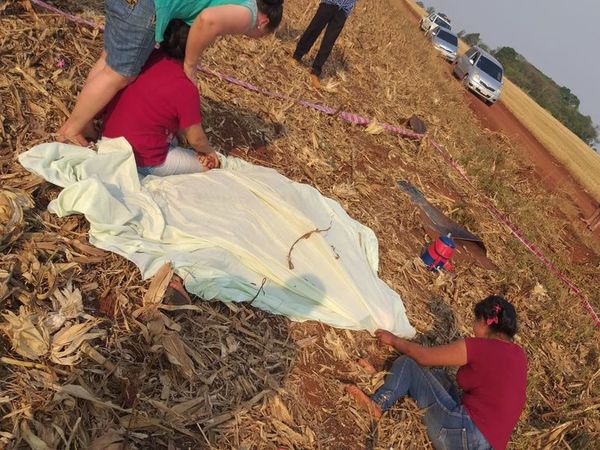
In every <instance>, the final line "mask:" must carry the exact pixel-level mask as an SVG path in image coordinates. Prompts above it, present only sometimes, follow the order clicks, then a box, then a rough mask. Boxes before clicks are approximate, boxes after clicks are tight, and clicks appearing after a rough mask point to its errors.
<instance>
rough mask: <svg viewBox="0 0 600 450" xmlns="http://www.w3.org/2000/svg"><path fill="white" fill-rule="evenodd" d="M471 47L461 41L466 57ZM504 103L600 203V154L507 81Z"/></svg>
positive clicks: (416, 7) (413, 5)
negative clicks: (599, 175) (599, 176)
mask: <svg viewBox="0 0 600 450" xmlns="http://www.w3.org/2000/svg"><path fill="white" fill-rule="evenodd" d="M401 1H405V2H406V4H407V5H409V6H410V7H411V8H412V9H413V10H414V11H415V12H416V13H417V14H418V15H420V16H423V15H426V14H427V13H426V12H425V10H424V9H423V8H421V7H420V6H419V5H417V4H416V3H415V2H414V1H413V0H401ZM468 49H469V46H468V45H467V44H465V43H464V42H463V41H462V40H459V52H460V53H461V54H462V53H464V52H465V51H467V50H468ZM502 103H504V104H505V105H506V107H507V108H508V110H509V111H510V112H511V113H512V114H513V115H514V116H515V117H516V118H517V119H518V120H519V121H520V122H521V123H522V124H523V125H524V126H525V128H527V129H528V130H529V131H530V132H531V134H533V136H534V137H535V138H536V139H537V140H538V141H539V142H540V143H541V144H542V145H543V146H544V147H545V148H546V149H548V150H549V151H550V153H551V154H552V155H553V156H554V157H555V158H556V159H557V160H558V161H559V162H560V163H561V164H563V165H564V166H565V167H566V168H567V169H568V170H569V171H570V172H571V174H572V175H573V177H574V178H575V179H576V180H577V181H578V182H579V183H581V185H582V186H583V187H585V188H586V189H587V190H588V191H589V192H590V194H592V195H593V196H594V197H596V198H597V199H600V179H599V178H598V175H597V174H598V173H600V154H598V153H597V152H596V151H594V149H592V148H591V147H590V146H588V145H587V144H586V143H585V142H583V141H582V140H581V139H580V138H579V137H578V136H576V135H575V134H574V133H573V132H572V131H571V130H569V129H568V128H567V127H565V126H564V125H563V124H562V123H560V122H559V121H558V120H557V119H555V118H554V117H553V116H552V115H551V114H550V113H549V112H548V111H546V110H545V109H544V108H542V107H541V106H540V105H538V104H537V103H536V102H535V100H533V99H532V98H531V97H529V96H528V95H527V94H526V93H525V92H523V91H522V90H521V89H519V88H518V87H517V86H516V85H515V84H514V83H512V82H511V81H510V80H509V79H505V82H504V88H503V90H502Z"/></svg>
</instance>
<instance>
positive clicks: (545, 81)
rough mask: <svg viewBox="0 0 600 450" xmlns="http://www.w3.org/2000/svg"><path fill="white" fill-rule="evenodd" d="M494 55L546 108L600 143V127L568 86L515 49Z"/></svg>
mask: <svg viewBox="0 0 600 450" xmlns="http://www.w3.org/2000/svg"><path fill="white" fill-rule="evenodd" d="M480 45H481V44H480ZM494 56H495V57H496V58H497V59H498V61H500V62H501V63H502V66H503V67H504V72H505V73H506V76H507V77H508V78H510V79H511V80H512V81H513V82H514V83H515V84H516V85H517V86H519V87H520V88H521V89H522V90H523V91H524V92H526V93H527V94H528V95H529V96H530V97H531V98H533V99H534V100H535V101H536V102H537V103H538V104H539V105H540V106H541V107H542V108H544V109H546V110H547V111H548V112H549V113H550V114H552V115H553V116H554V117H556V118H557V119H558V120H559V121H560V122H561V123H562V124H563V125H565V126H566V127H567V128H569V129H570V130H571V131H572V132H573V133H575V134H576V135H577V136H579V138H581V140H582V141H584V142H585V143H586V144H588V145H590V146H593V145H594V144H598V143H599V142H598V127H597V126H595V125H594V123H593V122H592V118H591V117H590V116H586V115H584V114H581V112H579V98H577V96H576V95H575V94H573V93H572V92H571V90H570V89H569V88H568V87H566V86H559V85H558V84H557V83H556V82H555V81H554V80H553V79H552V78H550V77H549V76H547V75H546V74H544V73H543V72H542V71H541V70H539V69H538V68H537V67H535V66H534V65H533V64H531V63H530V62H529V61H527V59H526V58H525V57H524V56H523V55H521V54H519V53H518V52H517V51H516V50H515V49H514V48H511V47H501V48H499V49H496V50H495V51H494Z"/></svg>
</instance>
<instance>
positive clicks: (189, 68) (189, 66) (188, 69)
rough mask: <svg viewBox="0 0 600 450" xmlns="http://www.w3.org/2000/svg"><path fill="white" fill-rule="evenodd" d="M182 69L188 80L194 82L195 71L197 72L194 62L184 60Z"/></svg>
mask: <svg viewBox="0 0 600 450" xmlns="http://www.w3.org/2000/svg"><path fill="white" fill-rule="evenodd" d="M183 70H184V72H185V74H186V75H187V77H188V78H189V79H190V81H191V82H192V83H194V84H196V81H197V80H196V73H197V72H198V66H197V65H196V63H195V62H193V63H190V62H188V61H184V63H183Z"/></svg>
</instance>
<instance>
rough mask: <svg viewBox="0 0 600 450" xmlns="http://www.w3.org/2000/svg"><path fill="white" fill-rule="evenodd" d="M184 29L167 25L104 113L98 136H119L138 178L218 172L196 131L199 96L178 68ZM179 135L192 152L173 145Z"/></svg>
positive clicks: (180, 24)
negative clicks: (156, 45) (134, 75)
mask: <svg viewBox="0 0 600 450" xmlns="http://www.w3.org/2000/svg"><path fill="white" fill-rule="evenodd" d="M189 31H190V27H189V25H187V24H186V23H185V22H183V21H182V20H178V19H176V20H172V21H171V22H170V23H169V25H168V26H167V29H166V31H165V39H164V41H163V42H162V44H161V47H160V50H155V51H154V53H153V54H152V55H150V58H149V59H148V62H146V65H145V66H144V69H143V70H142V72H141V73H140V75H139V76H138V77H137V78H136V79H135V81H134V82H133V83H131V84H130V85H129V86H127V87H126V88H125V89H123V90H122V91H121V92H120V93H119V94H118V95H117V96H116V97H115V98H114V99H113V100H112V101H111V102H110V103H109V104H108V106H107V107H106V111H105V112H104V115H103V123H102V136H103V137H107V138H116V137H120V136H123V137H125V139H127V142H129V144H130V145H131V147H132V148H133V153H134V155H135V161H136V164H137V167H138V172H139V173H140V174H142V175H157V176H168V175H180V174H186V173H197V172H202V171H204V170H206V169H212V168H215V167H218V165H219V159H218V157H217V154H216V153H215V151H214V150H213V149H212V148H211V146H210V144H209V142H208V139H207V137H206V134H205V133H204V130H203V129H202V116H201V113H200V94H199V92H198V88H197V87H196V85H195V84H194V83H192V82H191V81H190V80H189V78H188V77H187V75H186V74H185V71H184V68H183V58H184V56H185V48H186V42H187V38H188V33H189ZM177 135H179V136H180V137H185V140H186V141H187V142H188V143H189V144H190V146H191V147H192V148H191V149H190V148H183V147H179V146H177V145H173V142H175V141H174V140H173V138H174V137H175V136H177Z"/></svg>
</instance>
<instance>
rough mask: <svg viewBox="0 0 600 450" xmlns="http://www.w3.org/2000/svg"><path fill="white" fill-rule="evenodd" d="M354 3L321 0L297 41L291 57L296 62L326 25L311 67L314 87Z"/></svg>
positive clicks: (317, 83)
mask: <svg viewBox="0 0 600 450" xmlns="http://www.w3.org/2000/svg"><path fill="white" fill-rule="evenodd" d="M355 4H356V0H321V4H320V5H319V8H318V9H317V12H316V14H315V17H313V19H312V21H311V22H310V24H309V25H308V28H306V30H305V31H304V33H303V34H302V36H301V37H300V40H299V41H298V45H297V46H296V51H295V52H294V56H293V58H294V59H295V60H296V61H298V62H302V57H303V56H304V55H306V54H307V53H308V52H309V51H310V49H311V47H312V46H313V45H314V43H315V41H316V40H317V38H318V37H319V35H320V34H321V32H322V31H323V29H324V28H325V27H327V29H326V30H325V35H324V36H323V41H322V42H321V47H320V48H319V52H318V53H317V56H316V57H315V60H314V61H313V64H312V69H311V76H310V78H311V82H312V84H313V86H315V87H316V88H318V87H320V85H321V83H320V82H319V77H320V76H321V71H322V69H323V64H325V62H326V61H327V58H329V54H330V53H331V50H332V49H333V45H334V44H335V41H336V39H337V38H338V36H339V35H340V33H341V32H342V28H344V24H345V23H346V19H347V18H348V15H349V14H350V11H352V8H354V5H355Z"/></svg>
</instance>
